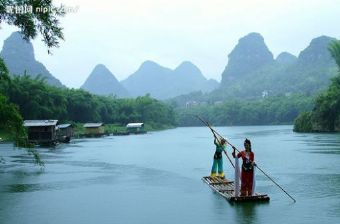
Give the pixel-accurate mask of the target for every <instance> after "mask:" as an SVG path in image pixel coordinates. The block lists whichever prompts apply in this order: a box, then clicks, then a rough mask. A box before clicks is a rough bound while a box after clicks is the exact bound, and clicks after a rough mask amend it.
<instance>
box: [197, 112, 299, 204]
mask: <svg viewBox="0 0 340 224" xmlns="http://www.w3.org/2000/svg"><path fill="white" fill-rule="evenodd" d="M196 117H197V118H198V119H199V120H200V121H202V123H204V124H205V125H206V126H207V127H208V128H209V129H210V130H211V131H212V132H213V134H214V136H216V135H217V136H218V137H219V138H221V139H224V140H225V141H226V143H227V144H229V145H230V146H231V147H232V148H233V149H235V150H236V151H238V152H240V151H239V150H238V149H237V148H236V147H235V146H233V145H232V144H231V143H230V142H229V141H228V140H227V139H225V138H224V137H223V136H222V135H220V134H219V133H218V132H217V131H216V130H215V129H213V128H212V127H211V125H210V124H209V123H208V122H207V121H204V120H203V119H202V118H201V117H199V116H198V115H196ZM228 159H229V157H228ZM230 161H231V160H230ZM233 166H234V164H233ZM255 166H256V167H257V168H258V169H259V170H260V171H261V172H262V173H263V174H264V175H265V176H266V177H267V178H268V179H269V180H271V181H272V182H273V183H274V184H275V185H276V186H278V187H279V188H280V189H281V190H282V191H283V192H284V193H285V194H286V195H287V196H288V197H290V198H291V199H292V200H293V201H294V203H295V202H296V200H295V199H294V198H293V197H292V196H291V195H290V194H288V192H287V191H285V190H284V189H283V188H282V187H281V186H280V185H279V184H278V183H276V182H275V181H274V180H273V178H271V177H270V176H269V175H268V174H267V173H265V172H264V171H263V170H262V169H261V168H260V167H259V166H258V165H257V164H255ZM234 167H235V166H234Z"/></svg>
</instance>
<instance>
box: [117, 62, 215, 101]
mask: <svg viewBox="0 0 340 224" xmlns="http://www.w3.org/2000/svg"><path fill="white" fill-rule="evenodd" d="M121 83H122V84H123V85H124V87H125V88H126V89H127V90H128V91H129V92H130V94H131V95H132V96H141V95H145V94H150V95H151V96H152V97H155V98H157V99H167V98H171V97H175V96H178V95H181V94H187V93H190V92H192V91H198V90H200V91H203V92H209V91H212V90H213V89H215V88H216V87H218V82H217V81H215V80H207V79H206V78H205V77H204V76H203V74H202V72H201V71H200V70H199V69H198V68H197V67H196V66H195V65H194V64H192V63H191V62H188V61H186V62H183V63H182V64H180V65H179V66H178V67H177V68H176V69H174V70H171V69H169V68H166V67H162V66H161V65H159V64H157V63H155V62H152V61H145V62H144V63H143V64H142V65H141V66H140V67H139V69H138V70H137V71H136V72H135V73H133V74H132V75H130V76H129V77H128V78H127V79H125V80H123V81H122V82H121Z"/></svg>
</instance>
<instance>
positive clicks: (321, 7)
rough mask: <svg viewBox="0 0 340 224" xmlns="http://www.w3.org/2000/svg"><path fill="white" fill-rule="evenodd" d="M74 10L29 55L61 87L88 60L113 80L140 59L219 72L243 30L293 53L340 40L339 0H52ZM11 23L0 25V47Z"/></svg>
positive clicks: (77, 78)
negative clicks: (55, 41) (56, 37)
mask: <svg viewBox="0 0 340 224" xmlns="http://www.w3.org/2000/svg"><path fill="white" fill-rule="evenodd" d="M54 2H55V3H56V4H60V3H63V4H64V5H66V6H67V7H70V8H71V9H73V12H70V13H69V14H68V15H66V16H65V17H64V18H62V20H61V21H62V26H63V27H64V35H65V41H64V42H61V44H60V48H57V49H54V50H53V52H54V53H53V55H52V56H51V55H48V54H47V49H46V47H45V45H44V44H43V42H41V41H40V39H41V38H40V37H38V38H36V39H35V40H34V41H33V45H34V48H35V56H36V59H37V60H38V61H40V62H42V63H43V64H44V65H45V66H46V67H47V69H48V70H49V71H50V72H51V73H52V74H53V75H54V76H55V77H57V78H58V79H59V80H60V81H61V82H62V83H64V84H65V85H66V86H68V87H75V88H78V87H80V86H81V85H82V84H83V83H84V81H85V79H86V78H87V76H88V75H89V74H90V72H91V71H92V69H93V68H94V66H95V65H96V64H98V63H102V64H105V65H106V66H107V67H108V68H109V69H110V70H111V72H112V73H113V74H114V75H115V76H116V77H117V79H118V80H123V79H125V78H126V77H127V76H128V75H130V74H131V73H133V72H134V71H136V70H137V69H138V67H139V66H140V64H141V63H142V62H144V61H145V60H153V61H155V62H157V63H159V64H160V65H163V66H165V67H169V68H175V67H176V66H178V65H179V64H180V63H181V62H182V61H191V62H193V63H194V64H196V65H197V66H198V67H199V68H200V69H201V71H202V72H203V74H204V75H205V76H206V77H207V78H214V79H216V80H218V81H219V80H220V79H221V73H222V71H223V70H224V67H225V66H226V65H227V62H228V54H229V53H230V51H231V50H232V49H233V47H234V46H235V45H236V44H237V42H238V39H239V38H241V37H243V36H245V35H246V34H248V33H250V32H259V33H261V34H262V35H263V37H264V39H265V42H266V44H267V46H268V47H269V49H270V50H271V51H272V53H273V54H274V56H275V57H276V56H277V55H278V54H279V53H281V52H282V51H288V52H290V53H292V54H294V55H296V56H297V55H298V54H299V52H300V51H301V50H303V49H304V48H305V47H307V46H308V44H309V42H310V41H311V39H313V38H315V37H318V36H321V35H328V36H332V37H336V38H338V39H340V29H339V22H340V0H271V1H269V0H204V1H203V0H96V1H93V0H58V1H54ZM15 30H16V28H15V27H10V26H7V25H4V24H2V29H1V30H0V47H1V48H2V45H3V40H4V39H6V38H7V37H8V36H9V35H10V33H11V32H13V31H15Z"/></svg>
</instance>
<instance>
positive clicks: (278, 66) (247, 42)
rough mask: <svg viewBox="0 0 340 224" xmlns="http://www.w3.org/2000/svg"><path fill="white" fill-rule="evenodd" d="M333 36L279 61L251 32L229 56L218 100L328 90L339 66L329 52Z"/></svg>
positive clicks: (319, 38)
mask: <svg viewBox="0 0 340 224" xmlns="http://www.w3.org/2000/svg"><path fill="white" fill-rule="evenodd" d="M333 40H335V39H334V38H332V37H328V36H320V37H317V38H315V39H313V40H312V41H311V42H310V44H309V46H307V48H305V49H304V50H302V51H301V53H300V54H299V56H298V57H295V56H294V55H292V54H290V53H288V52H283V53H281V54H279V55H278V57H277V58H276V59H274V58H273V55H272V53H271V52H270V51H269V49H268V47H267V46H266V44H265V42H264V39H263V37H262V36H261V35H260V34H258V33H250V34H248V35H247V36H245V37H243V38H241V39H240V41H239V42H238V44H237V45H236V46H235V48H234V50H233V51H232V52H231V53H230V54H229V62H228V65H227V66H226V68H225V70H224V72H223V73H222V82H221V86H220V88H219V89H218V90H216V91H214V92H213V93H211V94H212V95H214V96H218V98H219V99H226V98H235V97H236V98H261V97H263V96H264V95H265V96H274V95H280V94H284V95H287V94H299V93H301V94H306V95H313V94H316V93H318V92H320V91H321V90H323V89H325V88H326V87H327V86H328V84H329V83H330V78H331V77H334V76H335V75H336V71H337V67H336V64H335V61H334V59H333V58H332V57H331V54H330V52H329V51H328V46H329V44H330V43H331V41H333Z"/></svg>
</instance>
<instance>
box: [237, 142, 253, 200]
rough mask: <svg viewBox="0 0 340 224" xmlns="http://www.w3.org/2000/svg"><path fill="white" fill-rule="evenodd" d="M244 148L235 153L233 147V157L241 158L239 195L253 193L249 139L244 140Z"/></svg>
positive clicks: (251, 155) (251, 156)
mask: <svg viewBox="0 0 340 224" xmlns="http://www.w3.org/2000/svg"><path fill="white" fill-rule="evenodd" d="M244 148H245V150H243V151H241V152H239V153H238V154H237V155H236V154H235V150H236V148H235V147H233V149H234V151H233V157H234V158H235V157H236V156H237V158H242V172H241V196H251V195H252V193H253V181H254V166H255V162H254V156H255V155H254V153H253V152H252V151H251V142H250V140H249V139H246V140H245V141H244Z"/></svg>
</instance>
